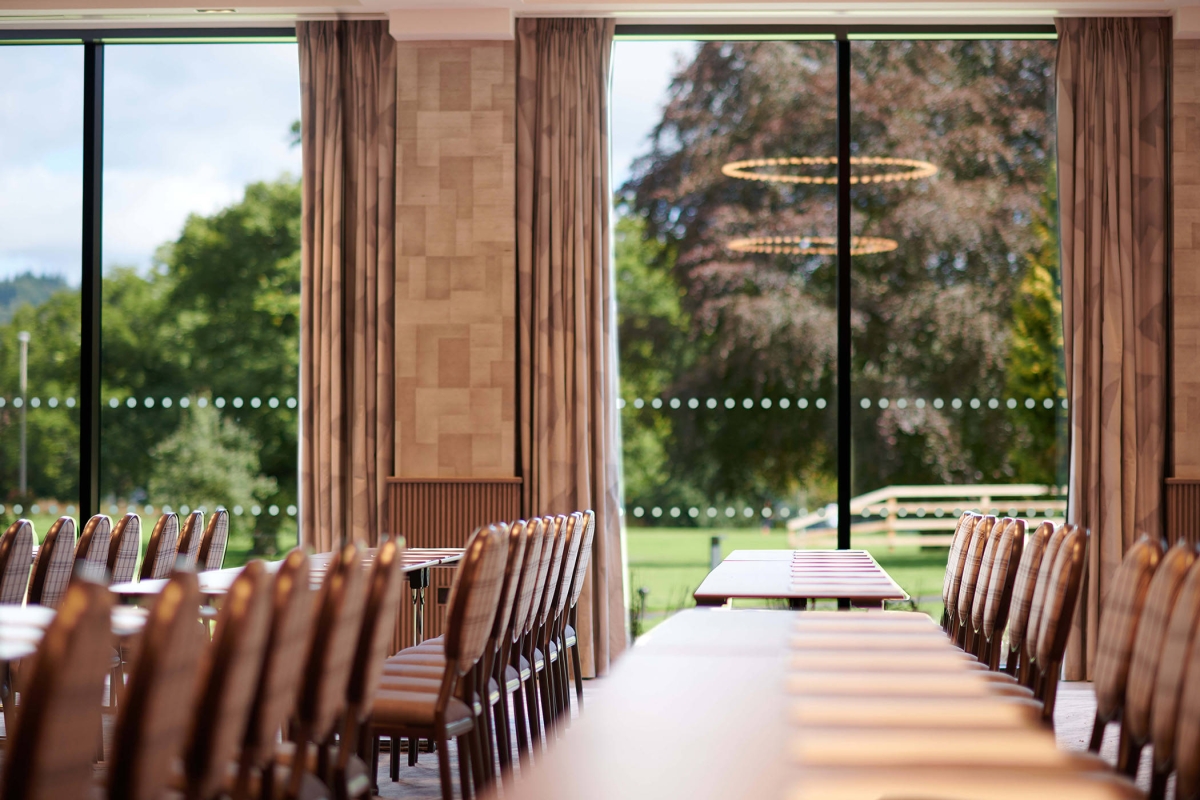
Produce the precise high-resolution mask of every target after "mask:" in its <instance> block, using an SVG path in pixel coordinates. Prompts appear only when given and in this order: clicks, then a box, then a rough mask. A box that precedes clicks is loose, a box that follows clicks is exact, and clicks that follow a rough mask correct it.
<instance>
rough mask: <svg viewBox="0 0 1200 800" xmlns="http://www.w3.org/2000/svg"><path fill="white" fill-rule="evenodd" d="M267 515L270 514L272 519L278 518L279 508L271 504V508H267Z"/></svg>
mask: <svg viewBox="0 0 1200 800" xmlns="http://www.w3.org/2000/svg"><path fill="white" fill-rule="evenodd" d="M267 513H268V514H270V515H271V516H272V517H278V516H279V506H277V505H274V504H272V505H271V506H269V507H268V508H267Z"/></svg>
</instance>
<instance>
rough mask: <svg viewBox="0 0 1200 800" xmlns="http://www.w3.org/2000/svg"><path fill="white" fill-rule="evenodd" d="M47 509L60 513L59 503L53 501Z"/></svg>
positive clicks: (52, 512) (53, 512)
mask: <svg viewBox="0 0 1200 800" xmlns="http://www.w3.org/2000/svg"><path fill="white" fill-rule="evenodd" d="M46 510H47V511H49V512H50V513H51V514H57V513H58V503H51V504H50V507H49V508H47V509H46Z"/></svg>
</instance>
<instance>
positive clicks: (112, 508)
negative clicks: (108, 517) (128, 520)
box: [108, 503, 120, 514]
mask: <svg viewBox="0 0 1200 800" xmlns="http://www.w3.org/2000/svg"><path fill="white" fill-rule="evenodd" d="M119 510H120V509H118V508H117V506H116V504H115V503H114V504H112V505H110V506H109V507H108V513H109V514H116V513H117V511H119Z"/></svg>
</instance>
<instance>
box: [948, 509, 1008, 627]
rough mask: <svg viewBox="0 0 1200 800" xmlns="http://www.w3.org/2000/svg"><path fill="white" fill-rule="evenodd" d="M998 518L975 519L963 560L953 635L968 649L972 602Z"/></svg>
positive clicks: (955, 606) (955, 604) (955, 605)
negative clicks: (984, 555)
mask: <svg viewBox="0 0 1200 800" xmlns="http://www.w3.org/2000/svg"><path fill="white" fill-rule="evenodd" d="M996 522H997V520H996V518H995V517H993V516H985V517H980V518H979V519H977V520H976V521H975V529H974V530H973V531H972V532H971V541H970V542H969V543H968V544H967V556H966V560H965V561H964V562H963V573H962V580H961V581H960V582H959V586H958V598H957V599H956V600H955V602H954V619H953V621H952V625H951V628H952V631H953V636H952V637H951V638H952V639H953V640H954V641H955V642H957V643H958V646H959V647H961V648H963V649H964V650H966V649H967V644H968V642H967V632H968V630H969V629H970V627H971V624H970V619H971V604H972V603H973V602H974V600H975V588H976V586H977V585H978V583H979V570H980V569H981V568H982V566H983V553H984V551H985V550H986V549H987V544H988V539H990V538H991V536H992V533H993V531H998V530H999V529H998V528H997V527H996Z"/></svg>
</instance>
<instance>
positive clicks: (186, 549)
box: [175, 510, 204, 569]
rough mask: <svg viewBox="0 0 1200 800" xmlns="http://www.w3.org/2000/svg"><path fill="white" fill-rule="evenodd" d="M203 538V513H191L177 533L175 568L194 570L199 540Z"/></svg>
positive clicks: (197, 511)
mask: <svg viewBox="0 0 1200 800" xmlns="http://www.w3.org/2000/svg"><path fill="white" fill-rule="evenodd" d="M203 537H204V512H203V511H200V510H196V511H193V512H192V513H190V514H188V515H187V519H185V520H184V521H183V525H182V528H181V529H180V531H179V552H178V554H177V556H176V561H175V566H176V567H181V568H183V569H196V556H197V554H199V552H200V540H201V539H202V538H203Z"/></svg>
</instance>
